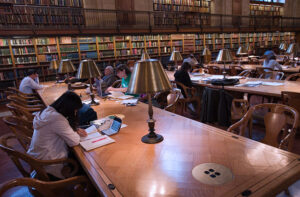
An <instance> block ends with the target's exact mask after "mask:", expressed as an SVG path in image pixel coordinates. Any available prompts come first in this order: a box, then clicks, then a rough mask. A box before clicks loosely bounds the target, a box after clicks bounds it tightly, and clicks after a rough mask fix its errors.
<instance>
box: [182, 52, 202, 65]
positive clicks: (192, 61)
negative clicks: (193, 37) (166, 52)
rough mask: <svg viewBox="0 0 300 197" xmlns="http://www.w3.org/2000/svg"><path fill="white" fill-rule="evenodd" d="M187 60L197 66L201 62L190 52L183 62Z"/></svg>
mask: <svg viewBox="0 0 300 197" xmlns="http://www.w3.org/2000/svg"><path fill="white" fill-rule="evenodd" d="M185 62H187V63H189V64H190V65H191V66H192V67H194V66H197V65H198V64H199V62H198V61H197V60H196V58H195V57H194V55H193V54H190V56H189V57H188V58H185V59H184V60H183V62H182V64H183V63H185Z"/></svg>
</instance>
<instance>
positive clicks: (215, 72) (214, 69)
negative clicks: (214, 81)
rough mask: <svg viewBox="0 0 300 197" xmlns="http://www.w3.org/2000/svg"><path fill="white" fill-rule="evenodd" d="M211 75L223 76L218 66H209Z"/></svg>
mask: <svg viewBox="0 0 300 197" xmlns="http://www.w3.org/2000/svg"><path fill="white" fill-rule="evenodd" d="M207 68H208V71H209V74H212V75H218V74H221V69H220V67H218V66H208V67H207Z"/></svg>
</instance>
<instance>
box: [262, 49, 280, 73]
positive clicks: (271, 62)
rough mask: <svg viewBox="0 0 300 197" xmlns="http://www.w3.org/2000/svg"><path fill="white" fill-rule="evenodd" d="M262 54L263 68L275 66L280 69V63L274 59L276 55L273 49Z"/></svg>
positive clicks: (273, 67)
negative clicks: (263, 57)
mask: <svg viewBox="0 0 300 197" xmlns="http://www.w3.org/2000/svg"><path fill="white" fill-rule="evenodd" d="M264 56H265V60H264V63H263V67H264V68H271V69H273V70H275V68H277V69H278V70H282V67H281V65H280V64H279V63H278V62H277V61H276V56H275V53H274V52H273V51H266V52H265V54H264ZM266 71H267V70H266Z"/></svg>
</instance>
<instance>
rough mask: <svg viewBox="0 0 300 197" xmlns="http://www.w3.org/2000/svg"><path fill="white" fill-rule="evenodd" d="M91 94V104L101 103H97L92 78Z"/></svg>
mask: <svg viewBox="0 0 300 197" xmlns="http://www.w3.org/2000/svg"><path fill="white" fill-rule="evenodd" d="M90 96H91V102H90V105H99V103H97V102H96V101H95V95H94V93H93V84H92V78H90Z"/></svg>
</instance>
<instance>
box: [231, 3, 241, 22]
mask: <svg viewBox="0 0 300 197" xmlns="http://www.w3.org/2000/svg"><path fill="white" fill-rule="evenodd" d="M232 15H235V16H241V15H242V1H241V0H232ZM240 22H241V18H240V17H233V18H232V25H234V26H236V25H238V24H240Z"/></svg>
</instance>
